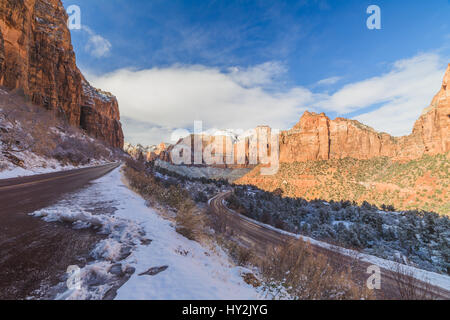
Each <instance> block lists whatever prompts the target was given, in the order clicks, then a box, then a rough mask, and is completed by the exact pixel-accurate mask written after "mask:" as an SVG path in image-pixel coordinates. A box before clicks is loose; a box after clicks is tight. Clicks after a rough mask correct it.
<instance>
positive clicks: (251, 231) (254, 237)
mask: <svg viewBox="0 0 450 320" xmlns="http://www.w3.org/2000/svg"><path fill="white" fill-rule="evenodd" d="M230 194H231V192H226V193H221V194H219V195H217V196H216V197H214V198H212V199H211V200H210V201H209V206H210V208H211V209H212V211H213V213H214V214H216V215H219V216H221V217H223V218H225V221H226V227H227V228H228V229H230V230H231V232H232V233H233V236H237V237H238V238H239V240H240V241H241V242H242V244H243V245H245V246H247V247H248V248H252V249H254V250H255V251H256V254H257V255H258V256H259V257H264V255H265V253H266V251H267V248H269V247H270V246H282V245H284V244H286V242H288V241H292V240H293V239H296V238H295V237H293V236H290V235H288V234H286V233H283V232H281V231H277V230H274V229H271V228H268V227H265V226H263V225H261V224H259V223H257V222H256V221H254V220H252V219H250V218H247V217H245V216H243V215H241V214H239V213H237V212H235V211H233V210H231V209H229V208H227V207H226V206H225V205H224V200H226V198H227V197H228V196H229V195H230ZM311 247H312V249H313V250H314V252H317V253H321V254H324V255H325V256H327V257H328V258H329V261H330V262H331V264H332V265H334V266H335V267H343V266H351V269H352V274H353V276H354V277H355V280H356V281H357V282H358V283H360V284H361V285H365V283H366V280H367V279H368V277H369V274H367V273H366V271H367V267H368V266H369V265H370V264H369V263H366V262H363V261H360V260H358V259H357V258H356V257H349V256H347V255H343V254H341V253H338V252H335V251H332V250H329V249H326V248H322V247H319V246H316V245H313V244H311ZM399 280H400V279H399V277H398V276H396V275H395V273H394V272H392V271H389V270H386V269H383V268H381V290H377V291H376V292H377V297H378V298H381V299H401V298H406V297H402V296H401V294H400V290H399V285H398V281H399ZM411 280H412V279H411V278H409V277H407V276H403V277H402V278H401V281H404V282H406V283H410V282H409V281H411ZM412 283H414V286H415V287H416V288H417V290H418V291H419V293H418V295H419V296H421V295H422V294H423V291H424V290H423V289H421V288H426V291H427V292H432V294H431V297H430V296H427V298H433V299H445V300H448V299H450V292H449V291H447V290H445V289H443V288H439V287H435V286H430V285H429V284H425V283H423V282H421V281H419V280H416V279H413V280H412ZM406 286H407V285H406ZM402 291H403V290H402Z"/></svg>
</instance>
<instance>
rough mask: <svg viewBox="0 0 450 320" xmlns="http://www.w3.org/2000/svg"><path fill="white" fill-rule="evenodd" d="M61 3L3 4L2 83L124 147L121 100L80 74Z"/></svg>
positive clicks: (14, 0)
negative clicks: (119, 105) (120, 112)
mask: <svg viewBox="0 0 450 320" xmlns="http://www.w3.org/2000/svg"><path fill="white" fill-rule="evenodd" d="M67 18H68V17H67V14H66V12H65V10H64V7H63V5H62V2H61V1H60V0H2V1H1V2H0V85H1V86H4V87H6V88H7V89H10V90H12V89H17V88H20V89H22V90H23V92H24V94H25V95H26V96H27V97H29V99H30V100H31V101H32V102H33V103H35V104H37V105H40V106H43V107H45V108H47V109H49V110H57V111H59V112H61V113H63V114H64V115H65V117H66V118H67V120H68V122H69V123H70V124H71V125H73V126H78V127H81V128H83V129H84V130H86V131H87V132H88V133H89V134H90V135H92V136H94V137H96V138H100V139H103V140H105V141H106V142H107V143H108V144H110V145H111V146H113V147H120V148H121V147H123V133H122V127H121V123H120V114H119V108H118V103H117V99H116V98H115V97H114V96H112V95H111V94H109V93H104V92H102V91H100V90H98V89H95V88H93V87H92V86H91V85H90V84H89V83H88V82H87V81H86V80H85V79H84V77H83V75H82V74H81V72H80V71H79V69H78V67H77V65H76V60H75V53H74V51H73V47H72V44H71V36H70V31H69V29H68V28H67V24H66V23H67Z"/></svg>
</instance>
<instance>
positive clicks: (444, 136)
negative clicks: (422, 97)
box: [280, 64, 450, 163]
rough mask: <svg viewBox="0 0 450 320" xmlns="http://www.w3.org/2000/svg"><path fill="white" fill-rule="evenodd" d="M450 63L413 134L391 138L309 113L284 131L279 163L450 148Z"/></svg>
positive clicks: (404, 156)
mask: <svg viewBox="0 0 450 320" xmlns="http://www.w3.org/2000/svg"><path fill="white" fill-rule="evenodd" d="M449 82H450V64H449V67H448V69H447V72H446V74H445V76H444V81H443V85H442V88H441V90H440V91H439V93H438V94H437V95H436V96H435V97H434V99H433V101H432V102H431V105H430V107H428V108H426V109H425V110H424V112H423V114H422V116H421V117H420V118H419V119H418V120H417V122H416V124H415V125H414V129H413V132H412V134H410V135H409V136H405V137H400V138H397V137H392V136H390V135H389V134H387V133H379V132H376V131H375V130H373V129H372V128H370V127H367V126H365V125H363V124H361V123H359V122H358V121H354V120H348V119H344V118H337V119H335V120H330V119H329V118H328V117H327V116H325V114H323V113H322V114H315V113H309V112H306V113H305V114H304V115H303V116H302V118H301V119H300V122H299V123H298V124H297V125H296V126H294V128H293V129H292V130H289V131H285V132H282V134H281V138H280V139H281V141H280V162H287V163H292V162H297V161H298V162H302V161H309V160H330V159H343V158H347V157H349V158H354V159H371V158H375V157H382V156H386V157H390V158H393V159H395V160H411V159H417V158H420V157H422V156H423V155H425V154H429V155H435V154H441V153H445V152H447V151H449V150H450V88H449V87H448V83H449Z"/></svg>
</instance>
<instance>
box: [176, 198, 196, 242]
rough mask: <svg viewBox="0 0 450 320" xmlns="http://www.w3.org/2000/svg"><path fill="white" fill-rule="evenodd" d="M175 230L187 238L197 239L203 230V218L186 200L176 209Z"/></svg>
mask: <svg viewBox="0 0 450 320" xmlns="http://www.w3.org/2000/svg"><path fill="white" fill-rule="evenodd" d="M175 221H176V224H177V225H176V231H177V232H178V233H179V234H181V235H183V236H184V237H186V238H188V239H189V240H194V241H195V240H199V238H200V236H201V234H202V232H203V219H202V215H201V212H200V211H199V210H198V209H197V208H196V207H193V206H192V205H191V204H190V203H189V202H188V201H187V202H186V204H185V205H183V207H182V208H180V209H179V210H178V213H177V216H176V218H175Z"/></svg>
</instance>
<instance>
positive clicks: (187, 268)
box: [33, 169, 259, 299]
mask: <svg viewBox="0 0 450 320" xmlns="http://www.w3.org/2000/svg"><path fill="white" fill-rule="evenodd" d="M99 199H101V201H102V202H103V203H104V204H105V205H106V204H107V206H108V207H111V208H116V209H117V210H116V211H115V212H114V213H113V214H107V213H105V214H93V213H92V212H91V211H92V203H93V202H98V201H99ZM95 211H96V212H97V211H98V210H95ZM106 211H107V210H106ZM33 215H34V216H36V217H41V218H43V219H45V220H46V221H66V222H71V223H73V224H74V227H76V228H84V227H90V226H92V225H96V226H101V231H102V232H105V233H107V234H109V236H108V238H107V239H105V240H102V241H101V242H100V243H99V244H98V245H97V246H96V247H95V248H94V250H93V251H92V256H93V257H94V258H95V259H96V260H95V261H94V262H92V263H90V264H88V265H87V266H85V267H84V268H82V269H81V280H82V286H81V289H80V290H76V289H72V290H65V289H64V288H65V287H64V286H65V284H64V283H62V284H61V285H60V290H59V291H61V289H64V290H63V291H64V293H62V294H60V295H59V296H58V298H59V299H101V298H103V297H104V295H105V294H106V293H107V292H108V290H109V289H111V288H112V287H113V286H114V285H115V284H116V283H117V282H115V281H116V280H117V279H116V277H115V276H114V274H113V273H117V270H116V269H117V266H120V267H119V268H121V269H122V271H126V270H130V269H132V268H135V270H136V271H135V272H134V274H133V275H132V276H131V278H130V279H129V280H128V281H127V282H126V283H125V284H124V285H123V286H122V287H121V288H120V289H119V290H118V292H117V297H116V298H117V299H257V298H259V294H258V292H257V290H256V289H254V288H253V287H251V286H249V285H247V284H246V283H245V282H244V281H243V279H242V277H241V275H240V273H241V272H243V271H245V270H243V269H242V268H239V267H236V266H234V265H233V264H232V263H231V262H230V260H229V259H228V257H227V256H226V254H225V253H224V252H223V251H222V250H221V249H220V248H219V247H214V248H208V247H203V246H201V245H200V244H199V243H197V242H193V241H190V240H188V239H186V238H184V237H182V236H181V235H180V234H178V233H177V232H176V231H175V228H174V226H173V224H172V223H171V222H170V221H168V220H165V219H163V218H162V217H161V216H159V215H158V213H157V212H156V211H155V210H153V209H151V208H149V207H147V206H146V203H145V201H144V200H143V199H142V198H141V197H140V196H138V195H137V194H135V193H134V192H132V191H130V190H129V189H128V188H127V187H126V185H125V184H124V183H123V181H122V177H121V173H120V169H116V170H114V171H113V172H111V173H110V174H108V175H107V176H105V177H103V178H101V179H99V180H96V181H95V182H93V183H92V185H91V186H90V187H88V188H86V189H84V190H82V191H81V192H79V193H77V194H74V195H72V196H71V197H70V198H67V199H64V200H62V201H60V202H59V203H57V204H56V205H54V206H52V207H50V208H46V209H43V210H40V211H38V212H35V213H34V214H33ZM149 240H151V241H149ZM130 252H131V254H130V255H129V256H127V254H129V253H130ZM124 253H125V254H124ZM126 256H127V257H126ZM114 266H115V267H114ZM166 266H167V267H168V268H167V269H166V270H164V271H162V272H160V273H158V274H156V275H153V276H151V275H140V274H142V273H144V272H146V271H148V270H149V269H151V268H158V267H166ZM113 270H116V271H115V272H113ZM119 271H120V270H119ZM93 279H95V280H93Z"/></svg>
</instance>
